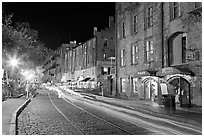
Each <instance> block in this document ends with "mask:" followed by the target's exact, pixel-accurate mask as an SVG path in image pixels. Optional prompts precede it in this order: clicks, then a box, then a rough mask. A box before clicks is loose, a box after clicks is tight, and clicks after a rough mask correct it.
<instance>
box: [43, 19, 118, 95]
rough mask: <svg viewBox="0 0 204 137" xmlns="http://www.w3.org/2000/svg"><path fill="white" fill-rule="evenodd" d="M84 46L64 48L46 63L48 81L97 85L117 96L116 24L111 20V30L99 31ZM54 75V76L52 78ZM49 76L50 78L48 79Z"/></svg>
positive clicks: (64, 46) (95, 30)
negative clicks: (82, 82)
mask: <svg viewBox="0 0 204 137" xmlns="http://www.w3.org/2000/svg"><path fill="white" fill-rule="evenodd" d="M93 33H94V36H93V38H91V39H89V40H87V41H86V42H84V43H78V44H77V43H76V41H74V42H70V43H69V44H62V46H60V47H59V48H57V49H56V50H55V54H54V55H53V56H51V57H50V58H49V59H48V61H46V63H45V65H44V68H45V70H46V71H45V72H44V74H46V76H47V77H49V80H52V81H55V82H77V81H95V82H101V83H102V84H103V85H104V86H103V88H104V94H107V95H114V94H115V23H114V18H113V17H109V27H108V28H105V29H104V30H101V31H97V28H96V27H94V32H93ZM51 73H52V75H51ZM49 74H50V75H49Z"/></svg>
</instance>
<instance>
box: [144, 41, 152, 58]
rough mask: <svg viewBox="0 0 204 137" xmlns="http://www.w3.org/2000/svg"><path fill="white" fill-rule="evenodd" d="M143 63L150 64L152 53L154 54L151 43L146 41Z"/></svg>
mask: <svg viewBox="0 0 204 137" xmlns="http://www.w3.org/2000/svg"><path fill="white" fill-rule="evenodd" d="M145 48H146V49H145V55H146V58H145V61H147V62H150V61H153V60H154V58H153V53H154V48H153V41H147V42H146V47H145Z"/></svg>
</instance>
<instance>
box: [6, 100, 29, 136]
mask: <svg viewBox="0 0 204 137" xmlns="http://www.w3.org/2000/svg"><path fill="white" fill-rule="evenodd" d="M30 101H31V99H30V98H29V99H27V100H26V101H25V102H24V103H23V104H22V105H21V106H20V107H19V108H17V109H16V110H15V111H14V113H13V115H12V118H11V123H10V129H9V135H17V117H18V116H19V115H20V113H21V112H22V111H23V109H24V108H25V107H26V106H27V105H28V104H29V103H30Z"/></svg>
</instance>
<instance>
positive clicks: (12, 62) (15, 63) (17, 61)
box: [9, 57, 20, 69]
mask: <svg viewBox="0 0 204 137" xmlns="http://www.w3.org/2000/svg"><path fill="white" fill-rule="evenodd" d="M19 64H20V59H17V58H16V57H13V58H9V65H10V66H12V69H13V68H14V67H18V65H19Z"/></svg>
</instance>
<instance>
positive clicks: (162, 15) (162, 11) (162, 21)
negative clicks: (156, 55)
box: [161, 2, 164, 68]
mask: <svg viewBox="0 0 204 137" xmlns="http://www.w3.org/2000/svg"><path fill="white" fill-rule="evenodd" d="M163 9H164V2H162V3H161V34H162V46H161V47H162V68H164V35H163V33H164V30H163V29H164V10H163Z"/></svg>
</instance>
